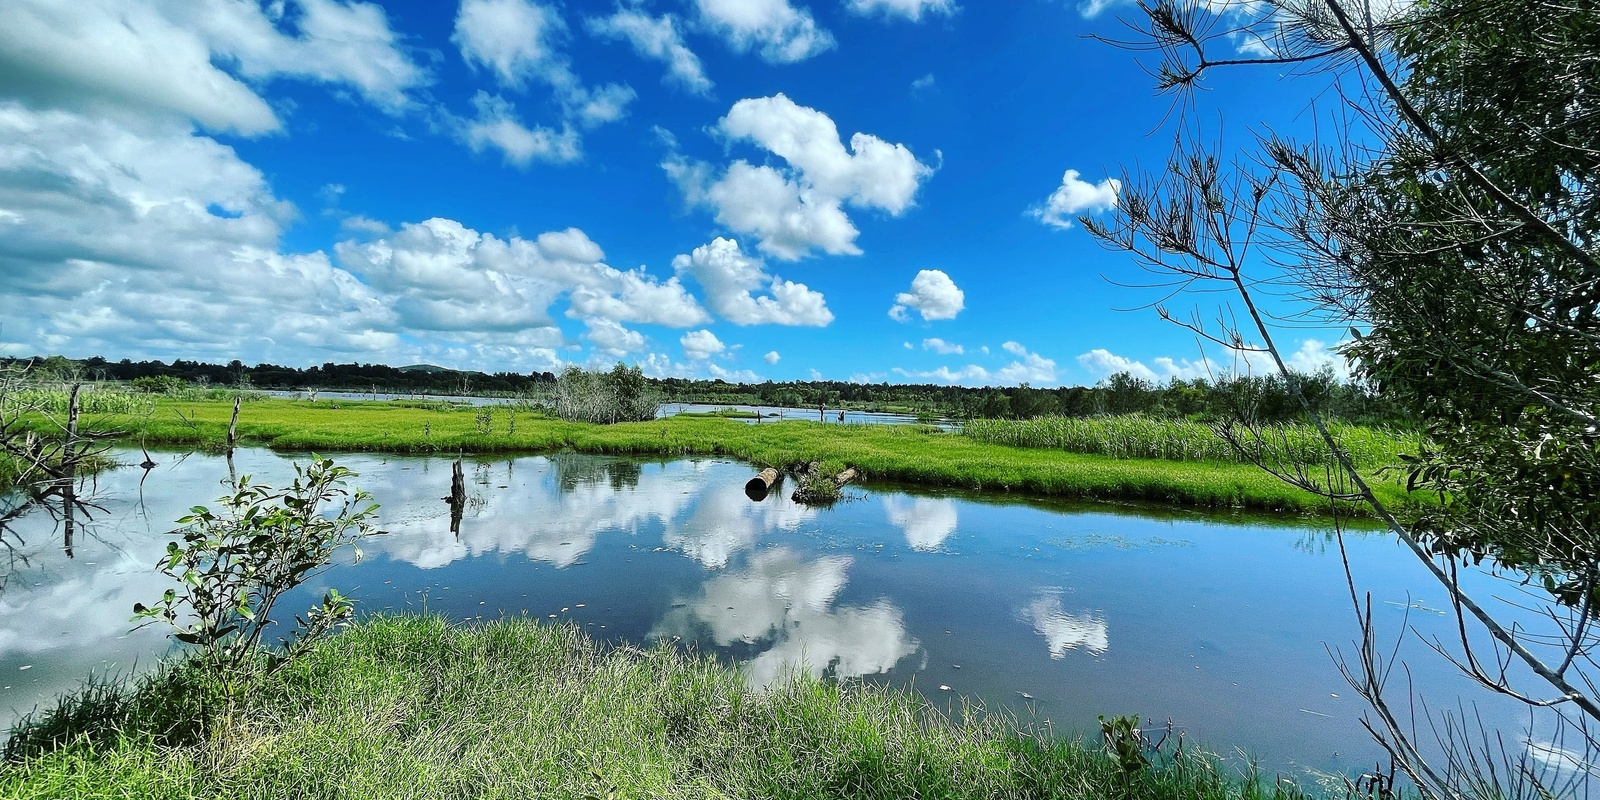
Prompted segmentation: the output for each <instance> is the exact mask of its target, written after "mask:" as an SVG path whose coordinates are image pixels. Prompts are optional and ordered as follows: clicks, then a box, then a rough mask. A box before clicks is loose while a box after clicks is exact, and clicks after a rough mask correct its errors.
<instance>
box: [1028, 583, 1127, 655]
mask: <svg viewBox="0 0 1600 800" xmlns="http://www.w3.org/2000/svg"><path fill="white" fill-rule="evenodd" d="M1022 617H1023V619H1025V620H1027V621H1029V622H1032V623H1033V630H1034V631H1035V632H1036V633H1038V634H1039V635H1040V636H1042V637H1044V641H1045V645H1046V646H1047V647H1048V648H1049V649H1050V657H1051V658H1052V659H1056V660H1060V659H1063V658H1066V657H1067V653H1068V651H1071V650H1076V649H1078V648H1080V647H1081V648H1083V649H1084V650H1085V651H1087V652H1088V653H1089V654H1090V655H1096V656H1097V655H1100V654H1102V653H1104V652H1106V650H1108V649H1110V647H1111V639H1110V636H1109V634H1108V632H1107V630H1106V621H1105V620H1104V619H1101V618H1100V616H1099V615H1098V614H1096V613H1093V612H1089V611H1085V612H1082V613H1079V614H1069V613H1067V611H1066V609H1064V608H1063V607H1062V605H1061V592H1060V590H1046V591H1044V592H1042V593H1040V594H1039V596H1038V597H1035V598H1034V599H1033V602H1031V603H1029V604H1028V607H1027V608H1025V609H1023V610H1022Z"/></svg>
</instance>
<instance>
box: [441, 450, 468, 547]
mask: <svg viewBox="0 0 1600 800" xmlns="http://www.w3.org/2000/svg"><path fill="white" fill-rule="evenodd" d="M445 502H447V503H449V504H450V532H451V533H453V534H455V535H456V536H460V535H461V517H462V515H463V514H464V513H465V512H466V509H467V478H466V476H465V475H464V474H462V472H461V459H456V462H455V463H454V464H452V465H451V466H450V496H449V497H446V498H445Z"/></svg>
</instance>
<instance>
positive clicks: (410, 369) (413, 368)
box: [399, 364, 455, 372]
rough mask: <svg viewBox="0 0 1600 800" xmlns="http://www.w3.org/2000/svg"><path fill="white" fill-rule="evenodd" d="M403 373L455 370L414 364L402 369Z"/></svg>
mask: <svg viewBox="0 0 1600 800" xmlns="http://www.w3.org/2000/svg"><path fill="white" fill-rule="evenodd" d="M399 369H400V371H401V372H455V370H453V369H447V368H445V367H440V366H435V365H433V364H412V365H411V366H409V367H400V368H399Z"/></svg>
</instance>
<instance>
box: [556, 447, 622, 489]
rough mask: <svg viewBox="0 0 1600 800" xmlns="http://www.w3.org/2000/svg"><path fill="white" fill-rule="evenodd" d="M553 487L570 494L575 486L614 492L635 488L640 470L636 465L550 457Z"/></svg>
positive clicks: (592, 458) (607, 460)
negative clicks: (606, 485)
mask: <svg viewBox="0 0 1600 800" xmlns="http://www.w3.org/2000/svg"><path fill="white" fill-rule="evenodd" d="M550 463H551V466H552V467H554V472H555V476H556V485H557V486H560V487H561V491H563V492H570V491H572V490H573V489H576V488H578V487H579V486H586V485H594V484H600V483H609V484H610V485H611V488H612V489H613V490H615V491H619V492H620V491H623V490H631V489H635V488H638V486H639V476H640V475H641V474H642V473H643V471H644V468H643V467H642V466H641V465H640V464H639V462H637V461H630V460H626V459H616V458H604V457H596V456H580V455H572V454H561V455H555V456H551V457H550Z"/></svg>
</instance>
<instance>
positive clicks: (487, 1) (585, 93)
mask: <svg viewBox="0 0 1600 800" xmlns="http://www.w3.org/2000/svg"><path fill="white" fill-rule="evenodd" d="M566 34H567V24H566V22H565V21H563V20H562V19H561V15H560V14H559V13H558V12H557V11H556V10H555V9H554V8H552V7H550V6H544V5H540V4H538V3H534V2H530V0H462V2H461V7H460V8H459V9H458V10H457V12H456V23H455V32H454V33H453V34H451V37H450V40H451V41H452V42H454V43H455V44H456V46H457V47H459V48H460V49H461V58H462V60H464V61H466V62H467V64H468V65H470V66H472V67H473V68H476V69H484V70H487V71H489V72H490V73H491V74H492V75H493V76H494V78H495V81H496V82H497V83H499V84H500V86H501V87H503V88H506V89H514V90H524V89H526V88H528V85H529V83H530V82H533V81H537V82H540V83H543V84H545V85H547V86H549V87H550V89H551V91H552V92H553V93H554V95H555V99H556V101H557V102H558V103H559V104H560V106H561V113H562V119H563V121H564V122H565V123H567V124H568V125H577V126H579V127H582V128H593V127H595V126H597V125H603V124H605V123H608V122H615V121H617V120H619V119H622V118H623V117H624V116H626V115H627V112H628V104H629V103H631V102H633V99H634V97H635V96H636V93H635V92H634V90H633V89H632V88H631V87H629V86H626V85H623V84H607V85H605V86H601V87H598V88H591V87H588V86H585V85H584V83H583V81H582V80H581V79H579V77H578V75H577V74H576V73H575V72H574V71H573V69H572V65H571V63H570V61H569V60H568V58H567V57H566V55H565V53H563V52H562V51H561V47H560V45H561V43H562V40H563V39H564V38H565V37H566ZM480 96H481V95H480ZM479 111H480V116H481V115H482V109H481V108H480V110H479ZM501 116H507V115H505V114H502V115H501ZM524 130H530V129H524ZM538 130H539V129H532V130H531V132H533V133H538ZM567 135H568V136H569V137H572V138H574V141H575V134H571V133H570V132H569V133H567ZM524 138H526V137H524ZM574 149H575V146H574ZM508 152H509V151H508Z"/></svg>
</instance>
